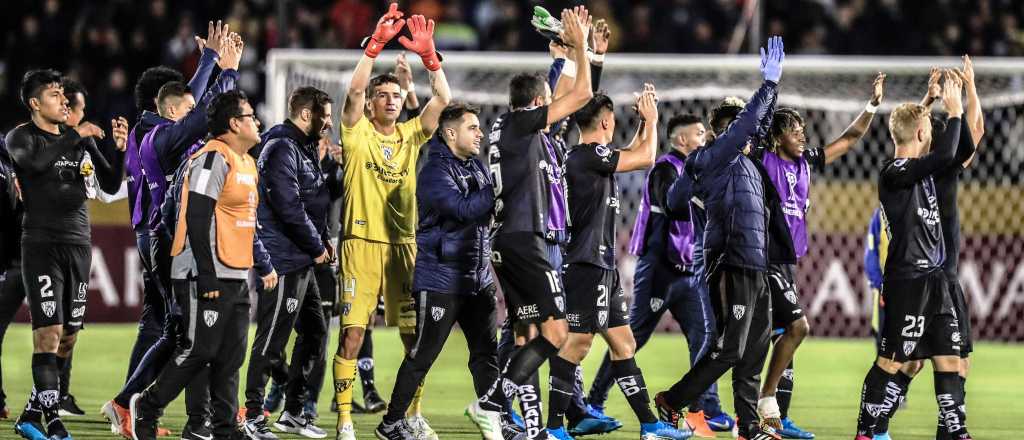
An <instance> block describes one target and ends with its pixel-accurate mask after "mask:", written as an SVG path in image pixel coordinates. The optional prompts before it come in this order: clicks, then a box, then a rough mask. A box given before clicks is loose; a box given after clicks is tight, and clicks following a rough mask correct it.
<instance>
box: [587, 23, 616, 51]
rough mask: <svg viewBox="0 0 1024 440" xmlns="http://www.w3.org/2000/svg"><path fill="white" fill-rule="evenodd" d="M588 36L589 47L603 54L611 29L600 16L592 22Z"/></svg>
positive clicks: (606, 47)
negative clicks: (592, 26) (591, 28)
mask: <svg viewBox="0 0 1024 440" xmlns="http://www.w3.org/2000/svg"><path fill="white" fill-rule="evenodd" d="M590 36H591V37H590V41H591V47H592V48H593V49H594V53H595V54H598V55H603V54H604V53H606V52H608V41H609V40H610V39H611V37H612V31H611V29H610V28H609V27H608V22H607V21H605V19H603V18H601V19H598V20H597V21H595V22H594V29H593V30H592V31H591V32H590Z"/></svg>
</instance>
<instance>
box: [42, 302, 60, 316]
mask: <svg viewBox="0 0 1024 440" xmlns="http://www.w3.org/2000/svg"><path fill="white" fill-rule="evenodd" d="M40 307H42V309H43V314H44V315H46V317H47V318H52V317H53V312H56V311H57V303H56V302H55V301H43V303H42V304H40Z"/></svg>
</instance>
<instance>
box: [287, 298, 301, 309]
mask: <svg viewBox="0 0 1024 440" xmlns="http://www.w3.org/2000/svg"><path fill="white" fill-rule="evenodd" d="M284 304H285V305H284V308H285V309H287V310H288V313H295V309H297V308H299V300H298V299H297V298H288V299H287V300H286V301H285V303H284Z"/></svg>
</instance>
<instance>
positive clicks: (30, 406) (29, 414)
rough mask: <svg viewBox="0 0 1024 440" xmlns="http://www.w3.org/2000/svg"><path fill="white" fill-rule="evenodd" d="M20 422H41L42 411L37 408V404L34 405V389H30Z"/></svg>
mask: <svg viewBox="0 0 1024 440" xmlns="http://www.w3.org/2000/svg"><path fill="white" fill-rule="evenodd" d="M19 419H21V420H25V421H28V422H36V423H42V422H43V411H42V409H40V408H39V404H37V403H36V387H32V390H31V391H29V394H28V402H27V403H25V410H24V411H22V413H21V416H20V417H19Z"/></svg>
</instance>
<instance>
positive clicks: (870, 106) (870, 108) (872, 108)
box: [864, 101, 878, 114]
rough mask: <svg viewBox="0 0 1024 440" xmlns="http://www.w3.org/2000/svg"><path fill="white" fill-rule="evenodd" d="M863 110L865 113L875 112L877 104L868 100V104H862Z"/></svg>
mask: <svg viewBox="0 0 1024 440" xmlns="http://www.w3.org/2000/svg"><path fill="white" fill-rule="evenodd" d="M864 111H865V112H867V113H871V114H875V113H877V112H878V106H877V105H874V104H871V101H868V104H867V105H865V106H864Z"/></svg>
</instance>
